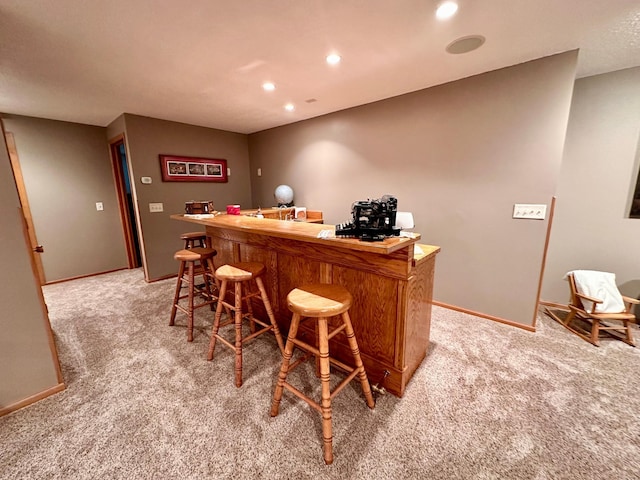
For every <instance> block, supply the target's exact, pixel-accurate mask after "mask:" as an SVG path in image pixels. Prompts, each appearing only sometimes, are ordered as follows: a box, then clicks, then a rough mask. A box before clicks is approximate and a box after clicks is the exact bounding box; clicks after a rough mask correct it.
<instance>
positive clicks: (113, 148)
mask: <svg viewBox="0 0 640 480" xmlns="http://www.w3.org/2000/svg"><path fill="white" fill-rule="evenodd" d="M120 144H122V145H124V146H125V150H126V146H127V144H126V141H125V136H124V133H121V134H120V135H118V136H116V137H114V138H112V139H111V140H109V153H110V156H111V167H112V170H113V180H114V183H115V186H116V195H117V197H118V207H119V209H120V221H121V223H122V234H123V236H124V244H125V248H126V250H127V261H128V262H129V268H138V267H140V266H141V265H139V264H138V263H137V261H136V251H135V248H136V247H135V239H134V237H133V222H135V221H136V219H135V218H131V215H130V214H129V205H128V204H127V192H126V189H125V184H124V181H123V178H124V171H123V169H122V164H121V163H120V153H119V152H118V147H119V145H120ZM127 166H128V168H129V172H131V164H130V163H129V155H127ZM129 182H130V184H131V198H132V201H134V199H135V193H134V192H133V183H132V179H131V175H130V174H129ZM134 210H135V201H134ZM137 229H138V230H139V224H138V228H137ZM138 239H140V235H138ZM138 244H139V245H140V243H138ZM140 257H141V258H140V260H141V262H142V249H141V247H140Z"/></svg>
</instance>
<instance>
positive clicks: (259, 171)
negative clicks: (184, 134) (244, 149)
mask: <svg viewBox="0 0 640 480" xmlns="http://www.w3.org/2000/svg"><path fill="white" fill-rule="evenodd" d="M258 176H259V177H261V176H262V169H261V168H259V169H258Z"/></svg>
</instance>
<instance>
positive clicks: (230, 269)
mask: <svg viewBox="0 0 640 480" xmlns="http://www.w3.org/2000/svg"><path fill="white" fill-rule="evenodd" d="M265 271H266V269H265V267H264V265H262V264H260V263H253V262H242V263H234V264H230V265H223V266H222V267H220V268H218V269H217V270H216V272H215V277H216V279H217V280H218V281H219V282H221V283H220V296H219V299H220V300H219V301H218V305H217V307H216V313H215V316H214V319H213V330H212V334H211V341H210V342H209V351H208V353H207V360H213V356H214V352H215V348H216V342H217V341H220V342H222V343H223V344H224V345H226V346H227V347H229V348H230V349H232V350H233V351H234V352H235V367H234V372H235V385H236V387H240V386H242V345H243V343H246V342H248V341H249V340H251V339H253V338H255V337H257V336H258V335H261V334H263V333H265V332H267V331H273V334H274V335H275V337H276V341H277V342H278V347H279V348H280V351H281V352H282V351H284V342H283V341H282V335H281V334H280V329H279V328H278V324H277V322H276V319H275V316H274V314H273V310H272V308H271V303H270V302H269V297H268V296H267V291H266V289H265V288H264V283H263V282H262V278H261V276H262V275H263V274H264V272H265ZM250 280H253V281H255V284H256V285H257V287H258V292H251V291H250V290H249V288H248V287H245V288H246V291H245V294H244V295H243V290H242V289H243V284H246V283H247V282H248V281H250ZM229 282H232V283H234V303H233V305H231V304H229V303H227V302H226V301H225V298H226V294H227V289H228V284H229ZM258 296H259V297H260V299H261V300H262V303H263V304H264V308H265V310H266V312H267V316H268V317H269V322H270V323H269V324H267V323H265V322H263V321H262V320H260V319H258V318H256V317H255V316H254V314H253V308H252V307H251V299H252V298H253V297H258ZM243 302H245V305H246V309H247V312H246V313H244V312H243V310H242V304H243ZM223 308H227V309H231V310H233V311H234V316H233V318H228V319H227V320H226V321H225V322H224V323H221V317H222V309H223ZM243 318H247V319H248V320H249V324H250V328H251V333H250V334H249V335H247V336H243V333H242V320H243ZM231 323H233V324H234V329H235V341H234V343H231V342H229V341H228V340H226V339H225V338H223V337H222V336H221V335H220V334H219V331H220V328H221V327H224V326H226V325H230V324H231ZM256 324H257V325H259V326H260V327H262V328H260V329H256Z"/></svg>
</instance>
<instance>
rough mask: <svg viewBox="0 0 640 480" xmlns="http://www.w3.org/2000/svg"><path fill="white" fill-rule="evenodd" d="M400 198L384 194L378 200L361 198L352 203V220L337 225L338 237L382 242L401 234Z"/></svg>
mask: <svg viewBox="0 0 640 480" xmlns="http://www.w3.org/2000/svg"><path fill="white" fill-rule="evenodd" d="M397 211H398V199H396V197H394V196H392V195H384V196H383V197H382V198H379V199H376V200H366V201H364V200H361V201H357V202H354V203H353V205H351V217H352V219H351V221H350V222H345V223H341V224H339V225H336V237H354V238H359V239H360V240H364V241H365V242H381V241H382V240H384V239H385V238H386V237H397V236H398V235H400V227H396V226H395V225H396V212H397Z"/></svg>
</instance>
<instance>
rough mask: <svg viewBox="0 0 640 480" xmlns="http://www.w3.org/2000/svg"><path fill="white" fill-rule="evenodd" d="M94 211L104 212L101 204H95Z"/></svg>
mask: <svg viewBox="0 0 640 480" xmlns="http://www.w3.org/2000/svg"><path fill="white" fill-rule="evenodd" d="M96 210H98V211H99V212H101V211H102V210H104V205H103V204H102V202H96Z"/></svg>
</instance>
